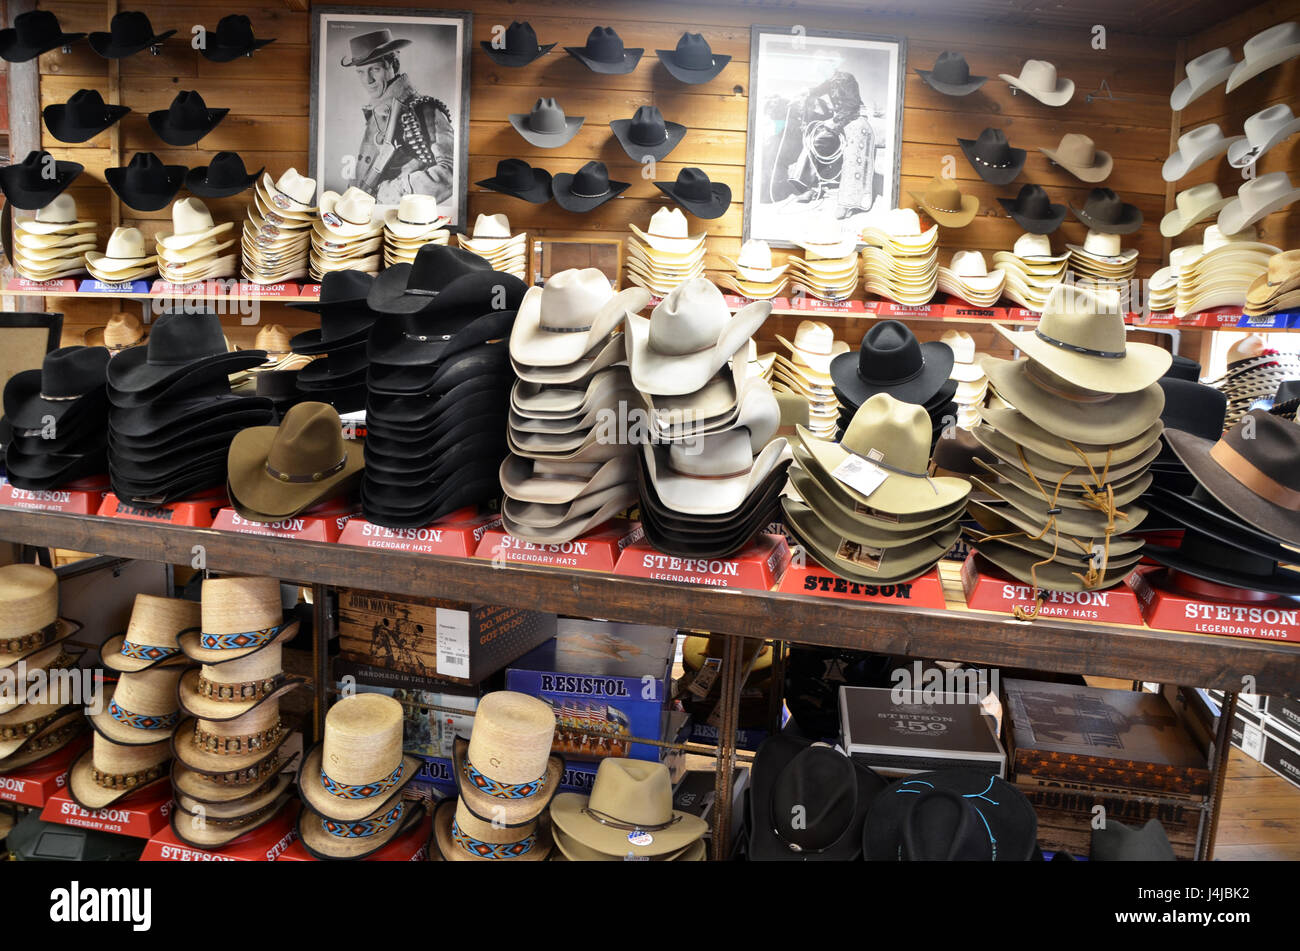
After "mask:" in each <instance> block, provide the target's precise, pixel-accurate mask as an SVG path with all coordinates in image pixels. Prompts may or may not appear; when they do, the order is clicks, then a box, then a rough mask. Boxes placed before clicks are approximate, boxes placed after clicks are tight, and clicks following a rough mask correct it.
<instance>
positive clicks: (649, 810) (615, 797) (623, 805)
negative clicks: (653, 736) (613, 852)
mask: <svg viewBox="0 0 1300 951" xmlns="http://www.w3.org/2000/svg"><path fill="white" fill-rule="evenodd" d="M588 806H589V808H590V809H591V810H592V811H593V812H598V813H600V814H601V815H606V816H612V817H614V818H615V819H617V820H619V821H620V822H624V823H627V824H631V825H638V826H659V825H663V824H664V823H667V822H670V821H672V818H673V789H672V783H671V782H670V780H669V776H668V767H667V766H665V765H664V764H663V763H652V762H649V761H647V760H639V759H613V758H611V759H604V760H601V762H600V766H599V767H598V768H597V769H596V779H595V780H594V781H593V782H592V784H591V799H590V801H589V802H588Z"/></svg>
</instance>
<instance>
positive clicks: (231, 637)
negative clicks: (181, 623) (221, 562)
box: [177, 576, 298, 664]
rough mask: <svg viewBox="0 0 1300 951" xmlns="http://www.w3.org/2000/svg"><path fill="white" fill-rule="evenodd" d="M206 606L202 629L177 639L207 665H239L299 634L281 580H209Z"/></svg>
mask: <svg viewBox="0 0 1300 951" xmlns="http://www.w3.org/2000/svg"><path fill="white" fill-rule="evenodd" d="M201 604H202V606H203V613H202V626H201V628H200V630H197V631H182V632H181V634H180V636H179V637H178V639H177V640H178V642H179V644H180V647H181V650H182V651H184V652H185V656H186V657H188V658H190V660H194V661H198V662H199V663H202V664H224V663H227V662H229V661H232V660H238V659H240V658H242V657H247V656H248V655H249V654H252V653H254V652H255V651H258V650H261V649H263V648H265V647H268V646H269V645H271V644H276V643H279V644H284V643H288V642H289V641H291V640H293V637H294V635H295V634H297V633H298V622H297V621H296V620H295V621H286V619H285V618H286V615H285V613H284V609H283V607H282V606H281V599H280V582H279V581H277V580H276V579H275V578H251V577H242V576H234V577H229V578H205V579H204V580H203V592H202V601H201Z"/></svg>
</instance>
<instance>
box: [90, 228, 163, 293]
mask: <svg viewBox="0 0 1300 951" xmlns="http://www.w3.org/2000/svg"><path fill="white" fill-rule="evenodd" d="M157 261H158V259H157V256H156V255H153V254H149V252H148V249H147V248H146V247H145V241H144V235H143V234H141V233H140V229H139V228H114V229H113V233H112V234H111V235H109V238H108V244H107V245H105V246H104V250H103V252H99V251H87V252H86V270H87V271H89V272H90V276H91V277H93V278H94V279H95V280H97V281H102V282H103V283H105V284H122V283H125V282H126V281H138V280H141V279H143V278H146V277H150V276H152V275H153V274H156V273H157V272H158V263H157Z"/></svg>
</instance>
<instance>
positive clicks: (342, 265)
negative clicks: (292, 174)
mask: <svg viewBox="0 0 1300 951" xmlns="http://www.w3.org/2000/svg"><path fill="white" fill-rule="evenodd" d="M383 242H384V222H383V219H382V218H380V217H378V216H377V215H376V212H375V199H374V197H373V196H371V195H368V194H366V193H365V192H363V191H362V190H361V189H360V188H356V187H354V186H353V187H349V188H348V189H347V191H345V192H344V193H343V194H341V195H340V194H339V193H338V192H332V191H327V192H325V193H324V194H323V195H321V196H320V217H319V218H317V219H316V220H315V221H313V222H312V226H311V252H310V254H309V255H308V263H309V267H308V273H309V274H310V276H311V279H312V280H313V281H319V280H321V279H322V278H324V277H325V275H326V274H329V273H331V272H333V271H361V272H362V273H364V274H377V273H379V266H380V262H381V260H382V257H383V256H382V254H381V250H380V246H381V245H382V244H383Z"/></svg>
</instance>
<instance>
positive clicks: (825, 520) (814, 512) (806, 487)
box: [787, 466, 965, 570]
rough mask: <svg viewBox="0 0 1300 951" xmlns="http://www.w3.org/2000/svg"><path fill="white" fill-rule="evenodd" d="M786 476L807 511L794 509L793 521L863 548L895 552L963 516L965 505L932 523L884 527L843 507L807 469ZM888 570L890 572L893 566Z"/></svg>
mask: <svg viewBox="0 0 1300 951" xmlns="http://www.w3.org/2000/svg"><path fill="white" fill-rule="evenodd" d="M789 475H790V484H791V487H793V489H794V491H795V492H796V493H797V497H798V500H802V502H803V503H804V506H805V508H806V509H807V511H804V510H802V509H798V508H797V507H796V511H795V518H796V519H798V520H799V521H801V522H802V523H804V524H807V525H812V524H813V520H816V521H820V522H821V523H822V524H823V526H824V527H825V528H826V530H827V531H829V532H830V533H832V534H834V535H838V536H839V537H841V538H846V539H848V540H849V541H851V542H856V543H857V544H859V545H862V546H866V547H871V548H880V549H897V548H901V547H903V546H905V545H912V544H913V543H915V542H919V541H921V540H922V539H925V538H929V537H930V536H932V535H937V534H939V533H941V532H946V531H947V530H948V529H949V528H950V527H951V526H952V524H953V523H955V522H956V521H958V520H959V519H960V518H961V517H962V515H963V514H964V513H965V507H964V505H962V504H956V505H953V506H949V507H948V508H947V509H945V510H943V511H945V512H946V513H947V514H946V515H945V516H944V517H943V518H942V519H940V520H938V521H935V522H926V523H923V524H916V523H913V522H908V523H896V524H894V525H891V526H889V527H883V526H881V525H880V524H878V523H876V522H871V521H867V520H865V519H863V518H861V517H860V516H859V514H858V512H857V511H856V509H855V508H853V507H846V506H844V505H843V504H842V503H841V501H840V500H839V499H837V498H835V497H834V496H833V495H832V494H831V493H829V492H827V491H826V490H825V489H823V488H822V486H821V483H819V482H818V481H817V479H816V478H815V477H813V476H812V475H811V474H809V472H808V471H807V470H806V469H804V468H802V467H800V466H794V467H792V468H791V469H790V473H789ZM787 497H788V501H790V502H792V503H793V502H795V501H797V500H796V497H795V496H794V495H790V494H789V493H787ZM890 567H891V570H892V568H893V566H892V565H891V566H890Z"/></svg>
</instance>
